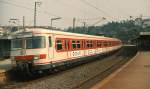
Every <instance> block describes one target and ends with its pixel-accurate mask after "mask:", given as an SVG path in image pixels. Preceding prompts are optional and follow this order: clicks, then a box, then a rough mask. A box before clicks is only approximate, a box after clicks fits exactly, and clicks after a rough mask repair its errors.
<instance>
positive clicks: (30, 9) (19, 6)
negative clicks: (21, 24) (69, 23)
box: [0, 0, 61, 17]
mask: <svg viewBox="0 0 150 89" xmlns="http://www.w3.org/2000/svg"><path fill="white" fill-rule="evenodd" d="M0 2H2V3H4V4H9V5H13V6H15V7H18V8H24V9H26V10H29V11H33V10H34V9H33V8H30V7H26V6H23V5H19V4H16V3H12V2H8V1H2V0H1V1H0ZM38 12H42V13H44V14H47V15H51V16H56V17H61V16H58V15H55V14H53V13H50V12H48V11H38Z"/></svg>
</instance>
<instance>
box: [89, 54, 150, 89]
mask: <svg viewBox="0 0 150 89" xmlns="http://www.w3.org/2000/svg"><path fill="white" fill-rule="evenodd" d="M120 70H121V71H119V72H118V73H116V74H115V76H113V77H112V78H106V79H104V81H101V82H99V83H97V84H96V85H95V86H93V87H92V88H91V89H150V52H139V53H138V55H137V56H136V57H135V58H134V59H132V60H131V62H130V63H128V64H127V65H126V66H125V67H124V68H122V69H120ZM110 76H111V75H110ZM110 76H109V77H110ZM106 81H107V82H106ZM104 82H105V83H104Z"/></svg>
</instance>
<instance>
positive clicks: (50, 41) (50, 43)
mask: <svg viewBox="0 0 150 89" xmlns="http://www.w3.org/2000/svg"><path fill="white" fill-rule="evenodd" d="M49 47H52V40H51V37H49Z"/></svg>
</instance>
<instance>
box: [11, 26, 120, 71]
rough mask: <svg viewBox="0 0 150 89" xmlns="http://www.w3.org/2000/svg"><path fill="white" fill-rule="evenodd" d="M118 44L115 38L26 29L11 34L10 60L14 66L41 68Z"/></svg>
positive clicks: (96, 52)
mask: <svg viewBox="0 0 150 89" xmlns="http://www.w3.org/2000/svg"><path fill="white" fill-rule="evenodd" d="M121 46H122V43H121V41H120V40H118V39H116V38H108V37H103V36H92V35H84V34H76V33H69V32H62V31H54V30H48V29H42V28H30V29H25V31H23V32H19V33H17V34H15V35H14V36H13V39H12V47H11V48H12V49H11V59H12V64H13V67H14V68H16V69H19V70H23V71H24V70H25V71H26V70H28V72H29V71H32V70H34V71H35V70H36V71H41V70H45V69H51V68H55V67H57V66H62V65H67V64H71V63H76V62H78V61H81V60H83V61H85V60H89V59H90V58H92V57H94V56H97V55H99V54H105V53H108V52H111V51H115V50H117V49H119V48H121Z"/></svg>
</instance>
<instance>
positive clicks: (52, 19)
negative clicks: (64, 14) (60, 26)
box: [51, 17, 61, 28]
mask: <svg viewBox="0 0 150 89" xmlns="http://www.w3.org/2000/svg"><path fill="white" fill-rule="evenodd" d="M59 19H61V17H57V18H51V28H53V21H54V20H59Z"/></svg>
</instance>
